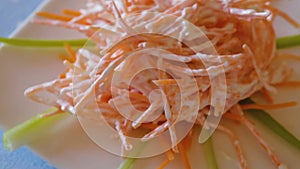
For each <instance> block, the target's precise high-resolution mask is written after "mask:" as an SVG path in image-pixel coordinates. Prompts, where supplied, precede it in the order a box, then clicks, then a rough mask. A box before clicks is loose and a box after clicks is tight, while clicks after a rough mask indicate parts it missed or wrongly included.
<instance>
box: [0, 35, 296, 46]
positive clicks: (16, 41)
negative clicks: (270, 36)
mask: <svg viewBox="0 0 300 169" xmlns="http://www.w3.org/2000/svg"><path fill="white" fill-rule="evenodd" d="M87 41H88V39H73V40H37V39H21V38H4V37H0V42H1V43H5V44H9V45H15V46H22V47H63V46H64V44H65V43H68V44H69V45H71V46H73V47H76V46H77V47H80V46H83V45H84V44H85V43H86V42H87ZM297 45H300V34H299V35H293V36H286V37H280V38H277V39H276V47H277V49H283V48H288V47H293V46H297Z"/></svg>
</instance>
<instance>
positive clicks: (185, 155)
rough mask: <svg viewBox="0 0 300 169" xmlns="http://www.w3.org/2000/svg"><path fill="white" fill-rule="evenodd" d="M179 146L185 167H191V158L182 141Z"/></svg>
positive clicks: (189, 168)
mask: <svg viewBox="0 0 300 169" xmlns="http://www.w3.org/2000/svg"><path fill="white" fill-rule="evenodd" d="M177 146H178V149H179V152H180V154H181V157H182V159H183V162H184V167H185V169H191V164H190V162H189V158H188V156H187V153H186V151H185V148H184V147H183V145H182V143H178V145H177Z"/></svg>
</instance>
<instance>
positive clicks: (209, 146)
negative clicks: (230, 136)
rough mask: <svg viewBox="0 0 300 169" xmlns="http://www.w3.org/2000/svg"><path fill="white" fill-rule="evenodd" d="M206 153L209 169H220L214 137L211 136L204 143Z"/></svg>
mask: <svg viewBox="0 0 300 169" xmlns="http://www.w3.org/2000/svg"><path fill="white" fill-rule="evenodd" d="M203 145H204V154H205V158H206V161H207V167H208V169H218V163H217V160H216V156H215V151H214V145H213V138H212V137H210V138H209V139H208V140H207V141H206V142H205V143H204V144H203Z"/></svg>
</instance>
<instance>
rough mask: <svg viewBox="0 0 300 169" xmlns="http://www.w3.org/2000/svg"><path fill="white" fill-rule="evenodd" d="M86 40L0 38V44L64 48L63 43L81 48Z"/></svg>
mask: <svg viewBox="0 0 300 169" xmlns="http://www.w3.org/2000/svg"><path fill="white" fill-rule="evenodd" d="M86 42H87V39H74V40H38V39H19V38H4V37H0V43H5V44H8V45H14V46H21V47H64V45H65V43H67V44H69V45H70V46H72V47H82V46H83V45H85V43H86Z"/></svg>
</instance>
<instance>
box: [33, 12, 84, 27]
mask: <svg viewBox="0 0 300 169" xmlns="http://www.w3.org/2000/svg"><path fill="white" fill-rule="evenodd" d="M36 15H37V16H40V17H44V18H48V19H54V20H59V21H64V22H69V21H71V20H72V19H73V17H70V16H63V15H57V14H53V13H49V12H37V13H36ZM76 23H79V24H83V25H88V24H89V23H87V22H86V21H85V20H78V21H77V22H76Z"/></svg>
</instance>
